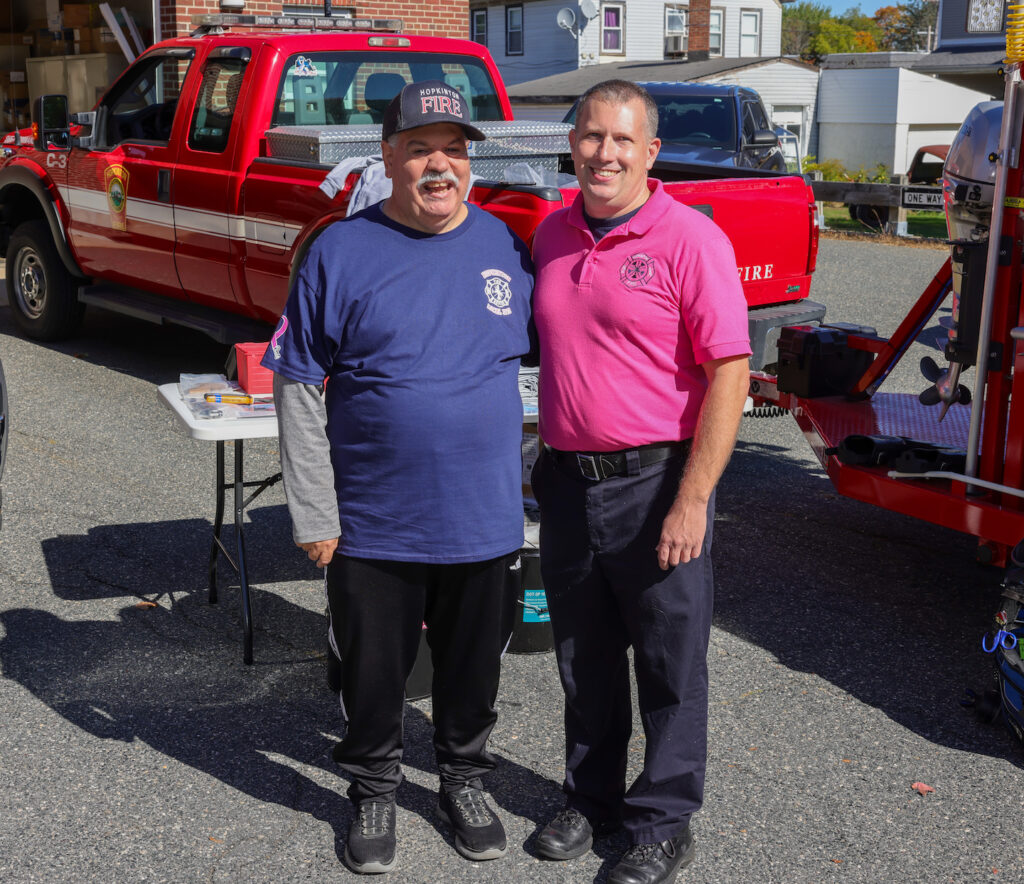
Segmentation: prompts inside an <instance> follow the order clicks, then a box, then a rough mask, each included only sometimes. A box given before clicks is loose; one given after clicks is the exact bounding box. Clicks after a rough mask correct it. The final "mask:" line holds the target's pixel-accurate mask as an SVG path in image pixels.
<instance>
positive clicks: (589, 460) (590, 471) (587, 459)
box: [576, 454, 601, 482]
mask: <svg viewBox="0 0 1024 884" xmlns="http://www.w3.org/2000/svg"><path fill="white" fill-rule="evenodd" d="M576 463H577V464H579V468H580V472H581V473H582V474H583V478H584V479H590V480H591V481H592V482H596V481H598V480H599V479H600V478H601V473H600V471H599V469H598V465H597V458H596V457H594V455H592V454H577V455H576Z"/></svg>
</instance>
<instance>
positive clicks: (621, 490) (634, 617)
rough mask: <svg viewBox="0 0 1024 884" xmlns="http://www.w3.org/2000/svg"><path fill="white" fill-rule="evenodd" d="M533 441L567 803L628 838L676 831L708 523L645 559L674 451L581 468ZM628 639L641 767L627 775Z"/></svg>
mask: <svg viewBox="0 0 1024 884" xmlns="http://www.w3.org/2000/svg"><path fill="white" fill-rule="evenodd" d="M565 460H566V459H565V457H564V455H563V456H560V457H558V458H557V462H556V456H555V455H553V454H552V453H551V452H550V451H544V452H543V453H542V454H541V456H540V458H539V459H538V462H537V464H536V466H535V468H534V472H533V489H534V494H535V496H536V498H537V502H538V503H539V505H540V510H541V523H540V555H541V575H542V577H543V580H544V588H545V591H546V593H547V600H548V607H549V609H550V612H551V625H552V629H553V631H554V637H555V652H556V656H557V658H558V670H559V675H560V676H561V680H562V687H563V688H564V690H565V740H566V764H565V766H566V773H565V785H564V789H565V792H566V794H567V796H568V797H567V803H568V805H569V806H570V807H574V808H576V809H577V810H579V811H580V812H581V813H583V814H584V815H585V816H587V817H588V818H590V819H591V820H592V821H595V822H601V821H606V820H617V819H619V818H620V817H621V819H622V822H623V824H624V826H625V828H626V830H627V831H628V832H629V835H630V838H631V840H632V842H633V843H634V844H644V843H652V842H657V841H663V840H665V839H666V838H670V837H672V836H674V835H676V834H678V833H679V831H681V830H682V828H683V827H684V826H685V825H686V824H687V823H688V822H689V819H690V815H691V814H692V813H694V812H695V811H697V810H698V809H699V808H700V806H701V803H702V801H703V794H704V770H705V765H706V756H707V707H708V676H707V648H708V638H709V634H710V629H711V611H712V601H713V592H714V590H713V587H714V583H713V577H712V569H711V527H712V522H713V520H714V497H712V499H711V502H710V503H709V506H708V516H707V534H706V536H705V539H704V548H703V551H702V553H701V555H700V557H699V558H697V559H695V560H693V561H691V562H688V563H686V564H680V565H678V566H676V567H675V568H671V569H669V570H668V571H662V570H661V569H660V568H659V567H658V558H657V552H656V549H655V548H656V546H657V544H658V540H659V537H660V534H661V525H662V521H663V520H664V518H665V516H666V514H667V513H668V510H669V507H670V506H671V504H672V501H673V499H674V497H675V494H676V491H677V490H678V488H679V480H680V477H681V476H682V471H683V467H684V466H685V455H680V456H678V457H675V458H670V459H669V460H665V461H662V462H661V463H658V464H654V465H651V466H648V467H640V466H639V461H638V460H637V459H636V458H631V459H630V468H629V475H625V476H613V477H610V478H607V479H603V480H601V481H591V480H589V479H586V478H584V477H583V476H582V475H581V474H580V473H579V472H578V471H575V470H573V469H571V468H570V467H569V466H568V465H567V464H566V463H565ZM630 647H632V648H633V664H634V669H635V673H636V683H637V693H638V697H637V699H638V704H639V708H640V719H641V723H642V725H643V729H644V734H645V736H646V748H645V753H644V765H643V771H642V772H641V774H640V775H639V776H638V777H637V779H636V780H635V781H634V782H633V783H632V785H630V787H629V789H628V790H627V789H626V759H627V749H628V744H629V739H630V735H631V733H632V707H631V702H630V681H629V663H628V658H627V655H626V651H627V649H628V648H630Z"/></svg>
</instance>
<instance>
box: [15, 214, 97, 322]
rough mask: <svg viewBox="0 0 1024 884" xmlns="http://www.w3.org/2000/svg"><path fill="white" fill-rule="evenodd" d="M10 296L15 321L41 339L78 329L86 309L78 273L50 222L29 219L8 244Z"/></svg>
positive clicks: (21, 225)
mask: <svg viewBox="0 0 1024 884" xmlns="http://www.w3.org/2000/svg"><path fill="white" fill-rule="evenodd" d="M7 299H8V302H9V303H10V305H11V312H12V313H13V318H14V322H15V325H17V326H18V328H20V329H21V331H22V332H24V334H25V336H26V337H29V338H34V339H35V340H37V341H59V340H61V339H63V338H66V337H69V336H70V335H72V334H74V332H75V331H77V329H78V326H79V324H80V323H81V321H82V315H83V314H84V312H85V305H84V304H82V303H81V302H80V301H79V300H78V291H77V286H76V285H75V280H74V277H72V275H71V274H70V273H68V271H67V268H66V267H65V266H64V262H62V261H61V259H60V255H58V254H57V249H56V247H55V246H54V244H53V239H52V237H51V235H50V227H49V225H48V224H47V223H46V222H45V221H42V220H39V219H37V220H34V221H26V222H25V223H24V224H20V225H19V226H18V227H17V229H16V230H15V231H14V234H13V236H11V240H10V242H9V243H8V245H7Z"/></svg>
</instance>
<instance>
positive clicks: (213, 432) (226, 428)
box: [157, 384, 277, 442]
mask: <svg viewBox="0 0 1024 884" xmlns="http://www.w3.org/2000/svg"><path fill="white" fill-rule="evenodd" d="M157 394H158V396H159V398H160V401H161V402H163V404H164V405H165V406H167V408H169V409H170V410H171V411H172V412H174V415H175V417H177V418H178V420H179V421H180V422H181V425H182V426H183V427H184V429H185V432H186V433H188V434H189V436H191V437H192V438H193V439H203V440H206V441H215V442H223V441H226V440H229V439H272V438H275V437H276V436H277V416H276V415H272V416H270V417H233V418H232V417H219V418H211V419H209V420H197V419H196V416H195V415H194V414H193V413H192V412H191V411H190V410H189V407H188V405H186V404H185V400H184V399H182V398H181V393H180V392H179V390H178V385H177V384H161V385H160V386H159V387H158V388H157Z"/></svg>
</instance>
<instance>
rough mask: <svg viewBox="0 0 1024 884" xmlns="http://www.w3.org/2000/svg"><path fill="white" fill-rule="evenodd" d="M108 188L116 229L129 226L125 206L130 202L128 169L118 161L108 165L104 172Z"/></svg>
mask: <svg viewBox="0 0 1024 884" xmlns="http://www.w3.org/2000/svg"><path fill="white" fill-rule="evenodd" d="M104 183H105V184H106V188H107V203H108V204H109V205H110V215H111V217H110V223H111V226H112V227H113V228H114V229H115V230H125V229H127V227H128V224H127V219H126V217H125V208H126V207H127V204H128V170H127V169H126V168H125V167H124V166H122V165H121V164H120V163H117V164H115V165H113V166H109V167H107V171H106V172H105V173H104Z"/></svg>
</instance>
